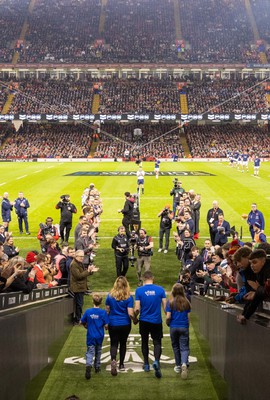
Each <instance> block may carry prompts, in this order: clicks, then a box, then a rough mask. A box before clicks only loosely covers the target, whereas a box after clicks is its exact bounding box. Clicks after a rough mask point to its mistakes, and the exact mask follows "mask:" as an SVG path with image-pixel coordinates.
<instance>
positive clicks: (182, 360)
mask: <svg viewBox="0 0 270 400" xmlns="http://www.w3.org/2000/svg"><path fill="white" fill-rule="evenodd" d="M190 310H191V305H190V302H189V301H188V299H187V298H186V295H185V290H184V286H183V285H181V283H176V284H175V285H173V287H172V292H171V294H170V298H169V300H168V302H167V305H166V323H167V325H168V326H169V327H170V336H171V343H172V348H173V352H174V358H175V367H174V371H175V372H177V373H179V372H181V377H182V379H187V375H188V370H187V368H188V356H189V317H190Z"/></svg>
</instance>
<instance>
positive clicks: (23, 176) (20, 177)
mask: <svg viewBox="0 0 270 400" xmlns="http://www.w3.org/2000/svg"><path fill="white" fill-rule="evenodd" d="M26 176H27V175H22V176H19V178H16V181H18V180H19V179H22V178H25V177H26Z"/></svg>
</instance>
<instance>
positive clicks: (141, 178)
mask: <svg viewBox="0 0 270 400" xmlns="http://www.w3.org/2000/svg"><path fill="white" fill-rule="evenodd" d="M144 175H145V172H144V170H143V169H142V167H140V168H139V170H138V171H137V193H140V192H141V193H142V194H144ZM140 189H142V190H140Z"/></svg>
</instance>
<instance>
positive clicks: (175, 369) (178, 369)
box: [173, 365, 181, 374]
mask: <svg viewBox="0 0 270 400" xmlns="http://www.w3.org/2000/svg"><path fill="white" fill-rule="evenodd" d="M173 370H174V372H176V373H177V374H179V372H181V367H180V365H176V366H175V367H174V369H173Z"/></svg>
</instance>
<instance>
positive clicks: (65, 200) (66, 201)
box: [60, 194, 69, 203]
mask: <svg viewBox="0 0 270 400" xmlns="http://www.w3.org/2000/svg"><path fill="white" fill-rule="evenodd" d="M60 199H61V200H62V201H63V202H64V203H68V202H69V195H68V194H63V195H62V196H60Z"/></svg>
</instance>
